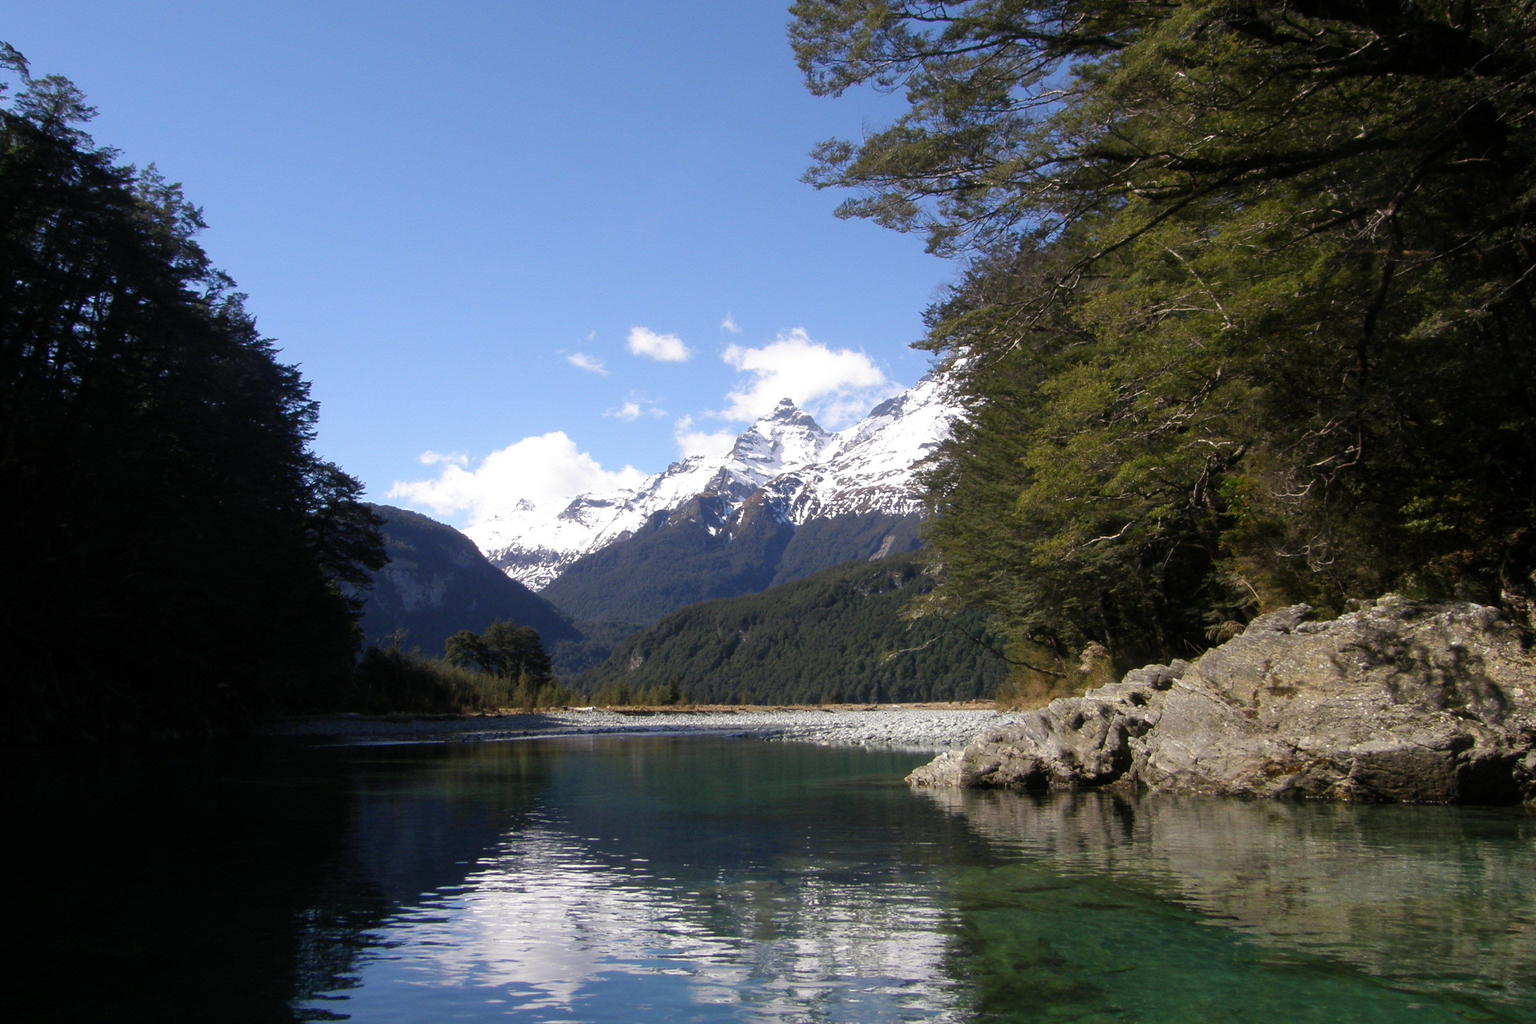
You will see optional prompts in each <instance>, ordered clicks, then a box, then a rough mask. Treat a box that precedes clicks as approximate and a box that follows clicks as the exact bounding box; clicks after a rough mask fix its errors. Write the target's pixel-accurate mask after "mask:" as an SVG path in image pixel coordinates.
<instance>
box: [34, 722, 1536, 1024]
mask: <svg viewBox="0 0 1536 1024" xmlns="http://www.w3.org/2000/svg"><path fill="white" fill-rule="evenodd" d="M69 753H70V757H69V759H64V758H61V757H60V756H58V754H57V752H53V751H32V752H25V753H17V752H11V753H9V754H7V755H6V756H7V761H6V763H5V765H4V768H5V773H6V778H7V779H8V781H9V783H10V785H11V786H12V788H13V790H14V792H15V793H17V794H18V796H19V799H16V800H14V801H13V802H12V804H11V808H10V809H11V810H12V811H13V812H14V813H13V818H12V820H13V821H14V822H15V823H16V825H17V829H16V834H17V835H18V836H20V837H21V840H20V841H13V843H12V844H10V846H9V847H8V849H7V856H8V863H7V869H8V870H7V877H8V878H9V879H11V881H12V892H11V893H10V895H11V900H10V901H9V903H8V908H9V909H11V910H12V912H13V913H12V917H11V923H12V927H13V932H14V933H15V934H20V935H23V936H25V946H24V949H23V950H22V952H21V953H19V954H15V955H13V957H12V960H11V962H10V963H8V965H7V967H8V972H9V974H10V977H11V979H13V980H9V981H8V992H7V995H8V997H9V999H8V1002H7V1008H8V1009H11V1008H14V1009H18V1010H19V1011H21V1012H20V1014H19V1017H20V1019H27V1020H82V1021H83V1020H91V1021H100V1020H110V1019H119V1018H123V1017H134V1018H138V1019H164V1020H179V1019H185V1018H192V1019H214V1020H221V1021H252V1022H258V1021H283V1020H292V1019H302V1020H321V1019H350V1020H353V1021H358V1022H375V1021H424V1020H446V1019H470V1020H483V1019H490V1018H497V1019H506V1018H510V1019H516V1020H524V1021H587V1022H594V1021H635V1020H651V1019H666V1020H679V1021H701V1022H702V1021H757V1020H763V1021H766V1020H775V1021H779V1020H787V1021H861V1022H862V1021H916V1020H924V1021H927V1020H936V1021H978V1022H987V1024H1000V1022H1004V1021H1007V1022H1024V1021H1030V1022H1034V1021H1075V1022H1086V1024H1104V1022H1109V1021H1114V1022H1119V1024H1163V1022H1168V1024H1174V1022H1178V1024H1187V1022H1192V1021H1205V1020H1209V1021H1221V1022H1223V1024H1225V1022H1227V1021H1250V1022H1255V1024H1268V1022H1274V1024H1279V1022H1284V1024H1310V1022H1317V1024H1324V1022H1326V1024H1336V1022H1356V1024H1368V1022H1369V1024H1375V1022H1381V1024H1386V1022H1393V1024H1396V1022H1399V1021H1405V1020H1411V1021H1423V1022H1433V1024H1439V1022H1459V1024H1469V1022H1476V1024H1497V1022H1515V1021H1522V1022H1523V1021H1529V1020H1532V1019H1536V972H1533V967H1532V965H1533V964H1536V818H1533V817H1532V816H1530V815H1529V814H1527V813H1525V812H1521V811H1479V810H1472V809H1466V808H1456V809H1450V808H1385V807H1383V808H1372V807H1366V808H1349V807H1332V806H1298V805H1282V804H1271V803H1242V802H1228V801H1211V800H1205V801H1193V800H1190V801H1185V800H1178V799H1169V798H1159V799H1155V800H1152V799H1149V800H1144V801H1136V800H1125V799H1117V798H1114V797H1107V796H1103V795H1099V794H1085V795H1079V796H1069V797H1054V798H1034V797H1028V796H1018V795H1010V794H996V793H942V792H938V793H927V794H925V795H917V794H913V793H911V792H909V791H908V790H907V789H906V788H905V787H904V786H903V785H902V784H901V783H900V781H899V780H900V778H901V777H902V775H903V774H904V773H905V772H906V771H907V770H908V769H910V768H911V767H912V766H913V764H914V763H915V761H916V760H918V759H919V758H917V757H914V756H909V755H901V754H875V753H869V752H865V751H839V750H827V749H822V748H816V747H805V746H799V747H797V746H792V745H785V744H766V743H760V742H755V741H743V740H736V741H731V740H722V739H699V738H687V739H684V738H673V739H667V738H657V737H650V738H644V739H634V738H613V737H602V738H588V739H568V740H561V741H550V742H545V741H539V742H518V743H499V744H452V745H446V746H414V747H409V746H407V747H377V748H350V749H310V748H304V747H300V746H292V745H289V746H269V745H252V746H227V745H226V746H223V747H220V748H218V749H217V750H199V749H188V750H181V751H172V752H167V751H165V750H158V751H154V752H144V751H128V750H116V751H113V750H101V751H70V752H69Z"/></svg>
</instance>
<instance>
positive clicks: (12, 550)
mask: <svg viewBox="0 0 1536 1024" xmlns="http://www.w3.org/2000/svg"><path fill="white" fill-rule="evenodd" d="M0 65H3V67H4V68H5V69H6V70H8V71H9V72H10V74H11V75H12V76H13V77H14V79H15V80H16V82H15V83H14V84H16V85H19V86H20V89H19V91H15V92H14V95H12V94H11V93H10V92H6V93H4V94H0V267H3V268H4V272H3V273H0V478H3V479H4V480H5V481H6V484H7V489H8V493H9V495H10V501H9V502H8V505H9V512H10V521H9V527H8V529H7V530H5V531H3V533H0V545H3V550H0V564H3V565H4V567H5V571H4V573H3V574H0V635H3V636H4V637H5V638H6V643H7V647H8V649H7V652H6V656H7V657H6V660H7V663H8V664H7V670H6V677H7V679H8V680H10V688H11V697H12V700H13V703H12V707H11V709H10V710H11V714H9V715H8V716H7V730H8V732H9V733H10V734H11V735H13V736H44V735H70V734H80V733H85V734H106V733H119V732H143V731H152V732H163V731H187V730H202V729H207V728H211V727H219V726H225V725H229V724H232V723H236V722H240V721H245V720H248V719H249V718H250V717H251V716H253V715H257V714H261V713H265V712H271V711H275V710H280V709H286V708H296V707H315V706H324V705H325V704H326V703H327V702H328V701H329V700H330V698H331V696H332V695H333V694H334V693H335V692H337V688H338V687H340V686H341V685H342V682H343V680H344V679H345V677H346V676H347V674H348V673H349V672H350V669H351V660H352V655H353V652H354V648H355V628H354V624H353V616H354V613H355V608H354V607H353V606H352V604H351V603H350V602H349V601H348V600H347V599H346V598H344V597H343V596H342V594H341V589H340V588H341V587H342V586H343V585H349V586H354V587H355V586H360V585H363V584H365V583H366V580H367V579H368V574H369V572H370V570H372V569H375V568H377V567H379V565H381V564H382V549H381V546H380V543H379V540H378V537H377V533H376V529H375V521H374V519H373V517H372V516H371V515H370V514H369V513H368V512H367V511H366V509H364V508H363V507H362V506H361V505H360V504H359V502H358V501H357V497H358V490H359V488H358V485H357V483H356V482H355V481H354V480H352V479H351V478H350V477H348V476H346V475H345V474H344V473H342V472H341V471H340V470H338V469H337V468H336V467H335V466H332V465H329V464H327V463H325V462H323V461H321V460H319V459H317V458H316V457H315V456H314V454H313V453H312V452H311V451H310V449H309V443H310V441H311V440H312V438H313V436H314V423H315V418H316V407H315V404H314V402H313V401H311V400H310V398H309V394H308V386H307V384H306V383H305V382H304V381H303V380H302V379H301V378H300V376H299V374H298V371H297V370H296V369H294V368H293V367H291V366H287V365H284V364H282V363H280V362H278V361H277V359H276V353H275V350H274V349H273V346H272V343H271V342H270V341H269V340H268V339H266V338H263V337H262V336H261V335H260V334H259V333H258V331H257V329H256V324H255V321H254V320H253V319H252V318H251V316H250V315H249V314H248V313H247V312H246V311H245V309H244V306H243V303H242V296H241V295H240V294H239V293H237V292H235V291H234V290H233V285H232V282H231V281H230V280H229V278H228V277H226V276H225V275H224V274H223V273H221V272H219V271H218V270H216V269H214V268H213V267H211V266H210V265H209V262H208V259H207V257H206V256H205V254H204V253H203V251H202V249H201V248H200V247H199V246H198V245H197V243H196V242H195V241H194V236H195V234H196V233H197V231H198V230H199V229H200V228H201V227H202V226H203V222H202V217H201V214H200V212H199V211H198V210H197V209H196V208H195V207H193V206H191V205H190V204H189V203H188V202H187V201H186V200H185V198H184V197H183V196H182V193H181V190H180V188H179V187H178V186H176V185H174V184H170V183H168V182H167V181H165V180H164V179H163V178H162V177H161V176H160V175H159V174H157V173H156V172H155V170H154V168H153V167H151V168H148V169H144V170H136V169H134V168H132V167H125V166H120V165H118V164H117V163H116V162H115V156H116V155H115V154H114V153H113V151H111V150H109V149H103V148H99V147H97V146H95V145H94V143H93V142H92V140H91V139H90V137H89V136H88V135H87V134H86V133H85V132H84V130H83V129H82V127H81V125H83V124H84V123H85V122H86V121H87V120H89V118H90V117H91V115H92V113H93V111H92V110H91V108H89V107H88V106H86V105H85V103H84V100H83V98H82V97H81V95H80V93H79V92H78V91H77V90H76V89H75V88H74V87H73V86H72V85H71V84H70V83H69V82H68V81H66V80H64V79H62V78H58V77H46V78H33V77H32V76H31V75H30V73H29V70H28V68H27V65H26V62H25V61H24V60H23V59H22V57H21V55H20V54H18V53H17V52H16V51H15V50H14V49H12V48H11V47H9V46H5V45H4V44H0Z"/></svg>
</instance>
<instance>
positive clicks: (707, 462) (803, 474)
mask: <svg viewBox="0 0 1536 1024" xmlns="http://www.w3.org/2000/svg"><path fill="white" fill-rule="evenodd" d="M958 412H959V407H958V405H957V404H956V403H955V402H954V401H952V400H951V399H950V397H949V394H948V387H947V383H946V380H945V378H944V377H943V376H942V375H941V374H940V373H938V372H936V371H935V372H930V373H928V374H927V375H925V376H924V377H923V378H922V379H921V380H919V381H918V382H917V383H916V384H914V385H913V386H912V387H911V388H908V389H907V390H906V391H904V392H902V393H901V394H899V395H896V396H893V397H891V398H888V399H886V400H885V401H883V402H881V403H879V404H878V405H876V406H875V407H874V408H873V409H871V410H870V412H869V414H868V415H866V416H865V417H864V418H863V419H862V420H860V421H859V422H857V423H855V424H853V425H852V426H850V427H848V428H846V429H844V430H841V431H838V432H835V433H832V432H828V431H826V430H823V429H822V428H821V426H820V425H819V424H818V423H817V422H816V420H815V419H814V417H812V416H811V415H810V414H809V413H806V412H805V411H804V410H801V409H800V408H798V407H797V406H796V405H795V403H794V402H793V401H791V400H790V399H788V398H785V399H782V400H781V401H780V402H779V403H778V405H777V406H776V407H775V408H774V409H773V411H772V412H770V413H769V414H768V415H766V416H764V417H762V418H760V419H759V420H757V421H756V422H755V423H753V424H752V425H751V426H749V427H748V428H747V429H746V430H745V431H743V432H742V433H741V434H740V435H739V436H738V437H737V438H736V440H735V442H734V443H733V444H732V445H731V447H730V449H729V450H728V451H727V452H726V453H724V454H723V455H719V456H714V457H710V456H703V455H694V456H689V457H686V458H684V459H680V460H678V461H677V462H674V463H672V464H671V465H670V466H668V467H667V468H666V469H665V470H663V471H662V472H660V473H657V474H653V475H652V476H650V477H648V478H646V480H645V481H643V482H642V483H641V484H639V485H638V486H636V487H632V488H619V489H615V490H613V491H609V492H605V493H589V494H583V495H579V496H578V497H576V498H574V499H572V500H571V501H570V502H568V503H566V504H565V505H564V506H563V507H561V508H559V509H558V510H555V509H550V508H540V507H538V506H536V505H534V504H533V503H532V502H529V501H527V500H521V501H518V502H517V503H516V504H514V505H512V506H511V507H510V508H508V509H507V511H505V512H503V513H501V514H500V515H497V516H493V517H491V518H490V519H487V520H485V521H483V522H481V523H477V524H475V525H472V526H470V527H467V528H466V529H465V530H464V533H465V534H466V535H467V536H468V537H470V539H471V540H473V541H474V542H475V544H476V545H477V546H478V547H479V548H480V550H481V551H482V552H483V553H484V554H485V556H486V557H487V559H489V560H490V561H491V563H492V564H493V565H495V566H496V567H497V568H498V569H500V570H501V571H502V572H504V573H506V574H507V575H508V576H509V577H511V578H512V579H514V580H517V581H518V582H521V583H523V584H524V585H526V586H528V587H529V588H530V589H532V590H543V589H544V588H546V587H548V586H549V585H550V584H552V583H553V582H554V581H555V580H557V579H558V578H560V577H561V576H562V575H563V574H564V573H565V572H566V571H567V570H569V569H570V568H571V567H572V566H573V565H574V564H576V563H577V562H578V561H579V560H581V559H583V558H586V557H588V556H592V555H594V554H596V553H597V552H600V551H602V550H604V549H605V548H608V547H610V546H612V545H614V544H617V543H621V542H624V541H627V540H631V539H633V538H635V537H637V536H639V535H641V534H643V533H644V532H645V531H647V530H648V529H649V530H655V529H656V528H658V527H659V526H660V525H662V524H663V523H667V522H670V523H672V524H674V525H676V524H677V523H679V522H681V521H682V520H683V519H687V518H689V515H690V513H689V512H687V511H681V512H680V510H690V509H691V510H694V511H696V512H700V513H702V512H703V511H704V510H703V508H702V507H701V506H698V505H697V504H696V503H695V502H694V499H697V498H701V497H709V498H712V499H717V501H716V507H715V508H714V509H713V510H712V514H711V515H708V516H706V517H705V518H706V519H710V520H712V521H713V524H712V525H711V524H710V523H705V522H704V520H702V519H701V520H700V523H701V525H704V527H705V529H706V531H713V532H712V533H711V535H712V536H713V535H717V534H718V533H719V532H720V531H722V530H728V529H730V525H729V524H730V523H731V522H733V521H736V522H739V521H741V520H743V519H744V518H751V517H754V516H761V515H764V514H767V515H772V516H774V517H777V518H779V519H781V520H782V521H783V523H784V524H786V525H788V526H791V527H799V526H802V525H804V524H806V523H808V522H812V521H815V520H822V519H833V518H836V517H840V516H845V515H868V514H871V513H879V514H884V515H888V516H891V517H893V519H906V518H908V517H912V516H916V515H918V514H919V513H920V511H921V503H920V499H919V498H918V495H917V493H916V486H915V477H916V472H917V468H918V466H919V465H920V464H921V462H922V461H923V459H924V458H926V456H927V455H928V454H929V453H930V452H931V451H932V450H933V448H934V447H935V446H936V445H937V444H938V443H939V442H940V441H941V440H943V438H944V437H945V436H947V434H948V431H949V427H950V424H951V422H952V421H953V420H954V418H955V416H956V415H958ZM755 505H760V506H762V508H761V509H754V508H753V506H755ZM663 514H665V515H663ZM658 517H661V518H658ZM860 557H863V556H860Z"/></svg>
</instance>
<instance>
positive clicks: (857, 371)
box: [715, 327, 900, 429]
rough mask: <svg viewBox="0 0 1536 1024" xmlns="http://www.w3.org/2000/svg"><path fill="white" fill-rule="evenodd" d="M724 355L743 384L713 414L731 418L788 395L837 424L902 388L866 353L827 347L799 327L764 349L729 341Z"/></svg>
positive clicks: (762, 410)
mask: <svg viewBox="0 0 1536 1024" xmlns="http://www.w3.org/2000/svg"><path fill="white" fill-rule="evenodd" d="M721 358H722V359H724V360H725V362H726V363H727V364H728V365H730V366H733V367H735V368H736V369H737V370H739V371H741V373H742V374H743V375H744V379H743V381H742V382H741V386H740V388H739V389H738V390H736V391H732V392H730V393H729V394H727V395H726V396H725V397H726V400H727V402H729V405H727V406H726V408H725V409H722V410H720V411H719V412H718V413H716V414H715V415H718V416H720V417H721V418H723V419H728V420H736V421H740V422H751V421H752V420H756V419H758V418H760V417H762V416H766V415H767V414H768V413H770V412H772V411H773V409H774V406H776V405H778V403H779V399H781V398H790V399H793V400H794V402H795V404H796V405H798V406H800V407H801V408H803V409H805V410H807V411H808V412H810V413H811V414H812V415H813V416H815V417H816V419H817V420H818V421H819V422H820V423H821V425H822V426H824V427H830V428H832V429H837V428H838V427H841V426H846V425H847V424H849V423H851V422H853V421H854V420H856V419H858V418H859V417H860V416H862V415H863V414H864V413H866V412H868V411H869V408H870V406H872V405H874V404H875V403H876V402H878V401H880V400H881V399H883V398H888V397H889V396H891V395H893V394H895V393H896V392H897V391H898V390H900V389H899V388H897V387H896V386H895V385H894V384H893V383H892V382H891V381H890V380H889V379H887V378H886V376H885V373H884V372H883V371H882V370H881V369H880V368H879V367H878V366H876V365H875V364H874V363H873V362H872V361H871V360H870V358H869V357H868V356H866V355H865V354H864V353H862V352H855V351H853V350H852V349H846V348H843V349H832V348H828V347H827V346H826V345H823V344H822V343H821V342H818V341H813V340H812V339H811V338H810V337H809V336H808V335H807V334H806V333H805V329H804V328H801V327H796V328H794V329H793V330H789V331H784V332H782V333H781V334H780V335H779V336H778V337H777V338H775V339H774V340H773V341H772V342H771V343H769V344H767V345H764V346H763V347H762V348H744V347H743V346H740V345H731V346H730V347H728V348H727V349H726V350H725V352H724V353H723V354H722V355H721Z"/></svg>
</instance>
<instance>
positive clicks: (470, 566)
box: [361, 505, 579, 655]
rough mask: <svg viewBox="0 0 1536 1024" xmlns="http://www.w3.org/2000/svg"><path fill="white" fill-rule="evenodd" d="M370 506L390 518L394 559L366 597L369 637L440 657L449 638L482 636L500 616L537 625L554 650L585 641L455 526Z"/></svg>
mask: <svg viewBox="0 0 1536 1024" xmlns="http://www.w3.org/2000/svg"><path fill="white" fill-rule="evenodd" d="M370 507H371V508H372V509H373V511H374V513H375V514H376V515H378V516H379V517H380V519H382V520H383V526H382V530H381V532H382V533H383V535H384V547H385V552H386V553H387V554H388V555H389V563H388V564H387V565H385V566H384V568H382V569H380V570H379V571H378V572H377V573H375V574H374V577H373V587H372V589H371V590H370V591H369V592H368V593H367V595H366V596H365V599H364V604H363V614H362V619H361V626H362V629H363V636H364V638H365V640H366V642H368V643H371V644H379V645H388V644H398V645H399V646H400V647H402V648H403V649H406V650H409V649H412V648H417V649H420V650H421V651H422V653H424V654H428V655H440V654H442V653H443V641H444V640H446V639H447V638H448V636H449V635H451V634H453V633H456V632H458V631H459V630H461V629H468V630H471V631H473V632H476V633H478V632H481V631H483V630H484V629H485V627H487V626H489V625H490V624H491V623H492V622H495V621H497V620H504V621H510V622H515V623H517V624H518V625H520V626H532V627H533V628H534V629H535V630H537V631H538V633H539V637H540V639H542V640H543V642H544V645H545V647H546V648H549V647H553V646H555V645H557V644H560V643H562V642H571V641H574V640H577V639H578V638H579V633H578V632H577V630H576V628H575V627H574V626H573V625H572V624H571V622H570V621H569V620H568V619H567V618H566V617H565V616H564V615H562V614H561V613H560V612H559V611H557V610H556V609H555V607H554V606H553V605H551V604H550V603H549V602H548V601H546V600H544V599H543V598H541V597H540V596H539V595H537V594H535V593H533V592H532V591H530V590H529V589H528V588H527V587H525V586H523V585H522V584H521V583H518V582H517V581H516V580H512V579H508V578H507V577H506V576H505V575H504V574H503V573H501V572H499V571H498V570H497V569H496V568H495V567H494V566H493V565H491V564H490V563H489V562H487V561H486V560H485V556H484V555H482V554H481V553H480V551H479V549H478V548H476V547H475V545H474V544H473V543H471V542H470V541H469V539H468V538H466V537H465V536H464V535H463V534H461V533H459V531H457V530H455V529H454V528H453V527H451V526H445V525H443V524H442V523H439V522H436V521H434V520H432V519H429V518H427V517H426V516H424V515H420V514H418V513H415V512H409V511H406V510H405V509H400V508H391V507H389V506H387V505H373V506H370Z"/></svg>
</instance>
